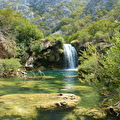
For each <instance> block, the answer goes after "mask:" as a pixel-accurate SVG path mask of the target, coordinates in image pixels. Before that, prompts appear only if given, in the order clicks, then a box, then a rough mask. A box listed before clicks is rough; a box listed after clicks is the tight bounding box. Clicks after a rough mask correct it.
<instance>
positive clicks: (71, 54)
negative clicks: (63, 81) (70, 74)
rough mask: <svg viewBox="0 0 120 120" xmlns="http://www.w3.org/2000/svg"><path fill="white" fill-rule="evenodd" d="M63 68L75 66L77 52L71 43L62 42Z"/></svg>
mask: <svg viewBox="0 0 120 120" xmlns="http://www.w3.org/2000/svg"><path fill="white" fill-rule="evenodd" d="M64 58H65V68H67V69H74V68H76V67H77V63H78V62H77V52H76V49H75V48H74V47H73V46H72V45H71V44H64Z"/></svg>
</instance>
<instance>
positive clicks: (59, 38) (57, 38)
mask: <svg viewBox="0 0 120 120" xmlns="http://www.w3.org/2000/svg"><path fill="white" fill-rule="evenodd" d="M46 39H47V40H50V41H60V42H61V43H65V40H64V38H63V37H62V36H61V35H60V34H53V35H50V36H48V37H46Z"/></svg>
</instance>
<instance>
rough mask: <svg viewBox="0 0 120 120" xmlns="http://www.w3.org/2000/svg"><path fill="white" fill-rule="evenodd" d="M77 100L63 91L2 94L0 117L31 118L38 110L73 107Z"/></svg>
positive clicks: (21, 119) (37, 113) (38, 112)
mask: <svg viewBox="0 0 120 120" xmlns="http://www.w3.org/2000/svg"><path fill="white" fill-rule="evenodd" d="M64 97H66V98H67V99H64ZM71 98H72V99H71ZM73 98H74V99H73ZM79 102H80V97H78V96H76V95H73V94H63V93H60V94H57V93H56V94H11V95H4V96H1V97H0V106H1V107H0V119H1V120H4V119H7V120H11V119H13V118H14V120H17V119H19V120H23V119H24V120H28V119H29V120H32V119H36V117H37V116H38V115H39V114H40V112H43V111H55V110H64V109H68V108H73V107H75V106H76V105H77V104H78V103H79Z"/></svg>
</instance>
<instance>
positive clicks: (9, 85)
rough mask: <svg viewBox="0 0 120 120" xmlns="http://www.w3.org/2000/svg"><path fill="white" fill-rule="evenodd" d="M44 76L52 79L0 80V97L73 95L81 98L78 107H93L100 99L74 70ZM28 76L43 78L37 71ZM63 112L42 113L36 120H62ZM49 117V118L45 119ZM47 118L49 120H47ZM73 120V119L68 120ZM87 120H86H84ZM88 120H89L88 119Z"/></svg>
mask: <svg viewBox="0 0 120 120" xmlns="http://www.w3.org/2000/svg"><path fill="white" fill-rule="evenodd" d="M43 73H44V75H45V76H52V77H54V78H39V79H22V78H19V77H8V78H0V84H1V85H0V95H5V94H33V93H73V94H76V95H78V96H80V97H81V102H80V104H79V105H78V106H82V107H94V106H97V105H98V104H99V101H100V98H99V95H98V93H97V89H95V88H93V87H90V86H88V85H86V84H83V83H80V82H79V81H78V79H77V77H76V76H77V71H75V70H57V71H43ZM28 75H29V76H35V75H36V76H41V75H42V76H43V74H39V73H38V72H37V71H34V72H28ZM65 114H68V113H67V112H66V111H64V112H59V113H58V112H57V113H55V112H49V113H43V114H42V118H38V120H62V116H64V115H65ZM46 116H49V117H46ZM48 118H49V119H48ZM70 120H74V119H70ZM85 120H87V119H85ZM88 120H89V119H88Z"/></svg>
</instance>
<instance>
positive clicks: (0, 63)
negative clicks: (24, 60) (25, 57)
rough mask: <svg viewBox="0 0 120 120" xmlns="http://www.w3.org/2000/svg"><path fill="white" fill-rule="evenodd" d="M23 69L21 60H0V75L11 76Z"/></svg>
mask: <svg viewBox="0 0 120 120" xmlns="http://www.w3.org/2000/svg"><path fill="white" fill-rule="evenodd" d="M20 67H21V64H20V60H19V59H15V58H11V59H0V75H3V74H5V73H6V74H9V73H10V72H14V71H17V70H18V68H20Z"/></svg>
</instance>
